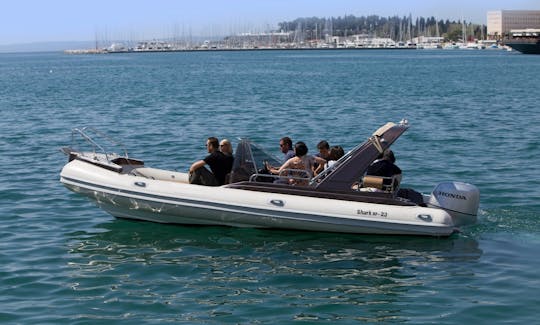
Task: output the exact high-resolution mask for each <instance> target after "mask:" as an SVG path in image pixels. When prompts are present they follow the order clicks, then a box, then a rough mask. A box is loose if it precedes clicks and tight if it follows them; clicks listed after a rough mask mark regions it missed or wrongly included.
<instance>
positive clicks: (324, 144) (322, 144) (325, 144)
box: [317, 140, 330, 150]
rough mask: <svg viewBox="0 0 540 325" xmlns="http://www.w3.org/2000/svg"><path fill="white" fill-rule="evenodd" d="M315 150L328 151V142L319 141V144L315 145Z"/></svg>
mask: <svg viewBox="0 0 540 325" xmlns="http://www.w3.org/2000/svg"><path fill="white" fill-rule="evenodd" d="M317 149H319V150H320V149H330V145H329V144H328V141H326V140H321V142H319V143H318V144H317Z"/></svg>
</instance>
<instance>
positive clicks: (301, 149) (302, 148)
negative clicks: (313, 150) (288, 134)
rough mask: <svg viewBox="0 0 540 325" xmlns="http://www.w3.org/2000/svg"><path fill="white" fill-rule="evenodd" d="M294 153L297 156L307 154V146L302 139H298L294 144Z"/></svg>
mask: <svg viewBox="0 0 540 325" xmlns="http://www.w3.org/2000/svg"><path fill="white" fill-rule="evenodd" d="M294 153H295V154H296V156H297V157H302V156H304V155H305V154H307V153H308V148H307V146H306V144H305V143H304V142H302V141H298V142H297V143H296V144H295V145H294Z"/></svg>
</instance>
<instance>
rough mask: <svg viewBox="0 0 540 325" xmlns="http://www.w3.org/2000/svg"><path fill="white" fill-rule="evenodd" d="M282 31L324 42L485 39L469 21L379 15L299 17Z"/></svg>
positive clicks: (480, 28)
mask: <svg viewBox="0 0 540 325" xmlns="http://www.w3.org/2000/svg"><path fill="white" fill-rule="evenodd" d="M278 27H279V29H280V30H281V31H285V32H297V33H301V34H302V35H303V37H304V38H305V39H306V40H315V39H322V38H324V37H325V35H330V36H351V35H358V34H365V35H369V36H372V37H383V38H391V39H393V40H395V41H408V40H411V39H412V38H414V37H418V36H433V37H437V36H439V37H443V38H444V40H445V41H459V40H462V39H463V35H465V38H466V41H472V40H474V39H484V35H486V26H485V25H478V24H472V23H470V22H466V21H461V20H458V21H450V20H448V19H447V20H442V19H441V20H437V19H436V18H435V17H428V18H424V17H417V18H416V19H413V18H412V16H411V15H409V16H408V17H398V16H393V17H380V16H377V15H369V16H360V17H356V16H354V15H345V16H343V17H337V18H334V17H332V18H319V17H311V18H297V19H295V20H293V21H284V22H281V23H278Z"/></svg>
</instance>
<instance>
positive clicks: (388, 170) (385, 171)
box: [366, 149, 401, 187]
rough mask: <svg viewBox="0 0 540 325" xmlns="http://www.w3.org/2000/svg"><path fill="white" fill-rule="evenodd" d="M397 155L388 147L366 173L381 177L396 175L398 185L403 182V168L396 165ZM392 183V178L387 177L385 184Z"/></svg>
mask: <svg viewBox="0 0 540 325" xmlns="http://www.w3.org/2000/svg"><path fill="white" fill-rule="evenodd" d="M395 162H396V157H395V156H394V153H393V152H392V150H390V149H386V150H385V151H384V152H383V154H382V157H381V159H378V160H375V161H374V162H373V163H372V164H371V165H370V166H369V167H368V169H367V171H366V175H370V176H381V177H389V178H391V177H394V178H395V180H396V181H397V184H395V185H394V187H397V185H398V184H399V183H401V169H400V168H399V167H398V166H396V164H395ZM391 183H392V180H391V179H385V180H384V184H385V185H390V184H391Z"/></svg>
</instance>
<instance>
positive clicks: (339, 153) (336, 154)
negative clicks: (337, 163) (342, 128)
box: [330, 146, 345, 160]
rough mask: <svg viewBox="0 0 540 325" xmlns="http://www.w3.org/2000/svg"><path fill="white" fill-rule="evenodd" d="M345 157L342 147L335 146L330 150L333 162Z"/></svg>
mask: <svg viewBox="0 0 540 325" xmlns="http://www.w3.org/2000/svg"><path fill="white" fill-rule="evenodd" d="M344 155H345V151H344V150H343V148H342V147H341V146H333V147H332V149H330V158H331V159H332V160H339V158H341V157H343V156H344Z"/></svg>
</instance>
